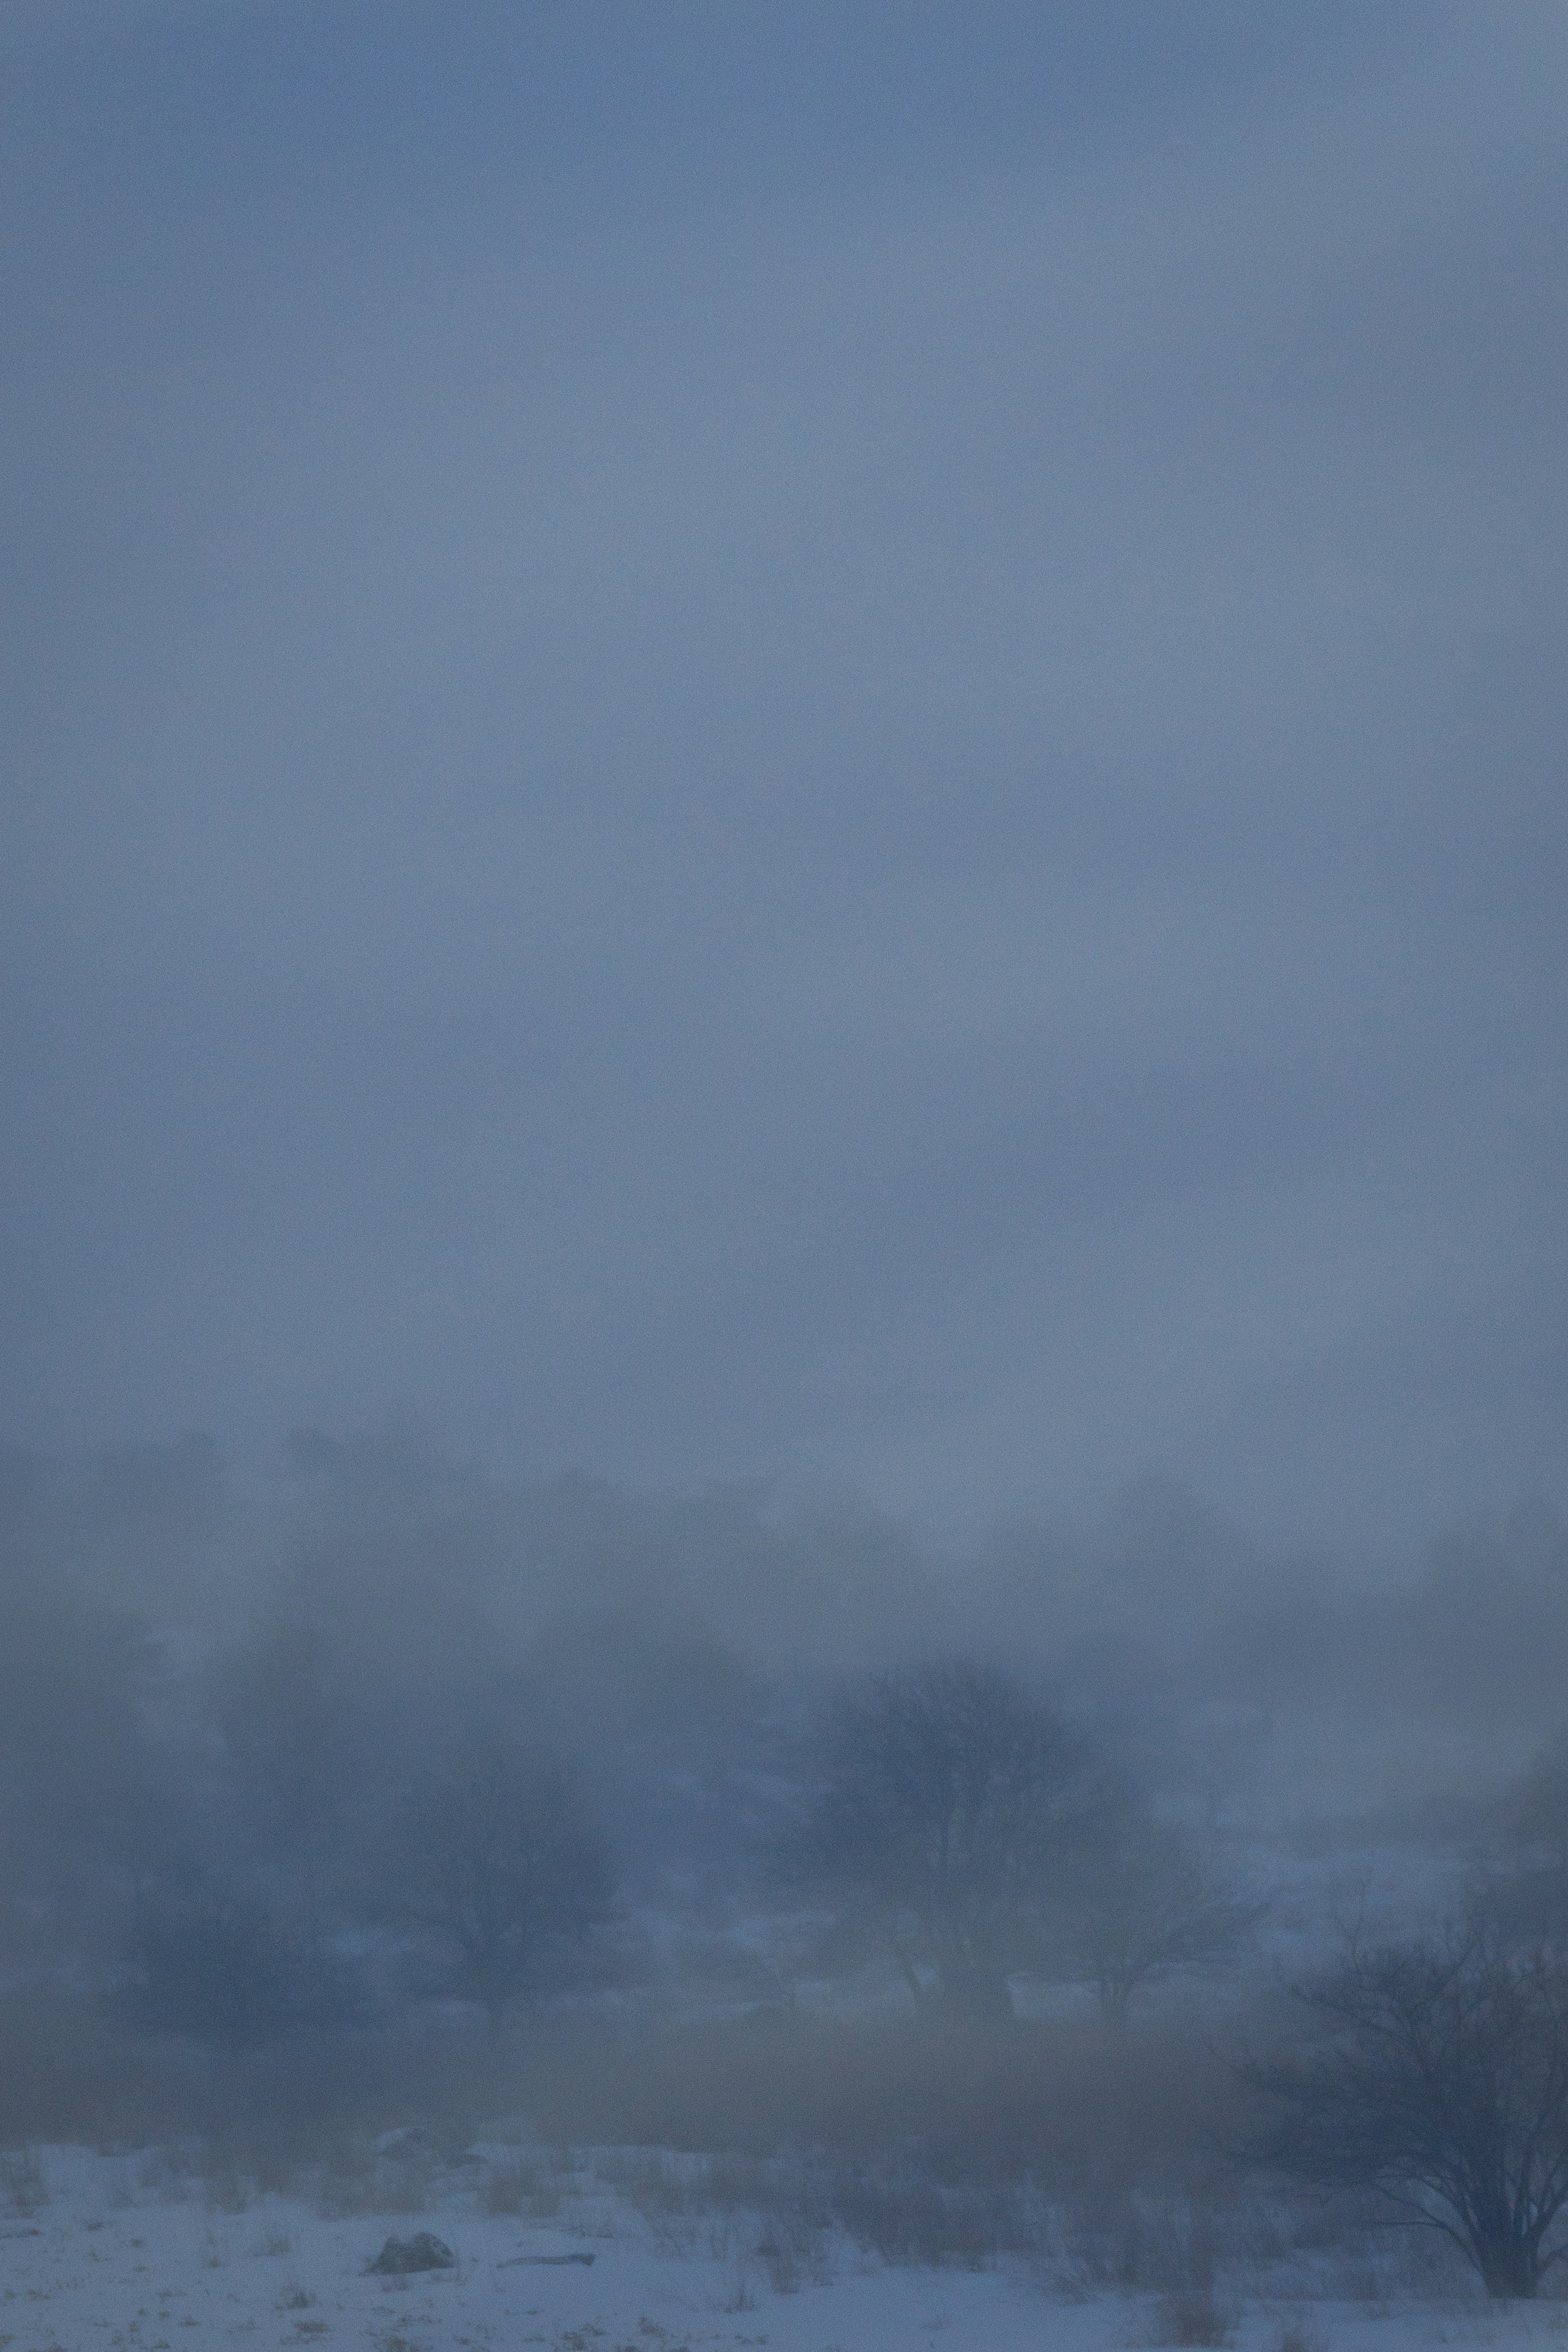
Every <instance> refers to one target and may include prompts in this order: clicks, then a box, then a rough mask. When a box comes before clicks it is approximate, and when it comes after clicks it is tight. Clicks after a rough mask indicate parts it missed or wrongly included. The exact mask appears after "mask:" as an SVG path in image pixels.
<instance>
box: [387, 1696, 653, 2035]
mask: <svg viewBox="0 0 1568 2352" xmlns="http://www.w3.org/2000/svg"><path fill="white" fill-rule="evenodd" d="M611 1895H612V1880H611V1870H610V1862H609V1855H608V1852H607V1850H606V1847H605V1841H604V1839H603V1837H602V1835H601V1834H600V1832H599V1830H598V1828H597V1825H596V1824H595V1822H594V1821H593V1819H592V1818H591V1816H590V1814H589V1813H588V1811H587V1809H586V1807H585V1805H584V1802H583V1801H582V1799H581V1798H580V1796H579V1795H578V1792H577V1789H576V1785H575V1783H574V1780H573V1779H572V1777H571V1775H570V1774H569V1773H568V1772H567V1771H566V1770H565V1769H564V1768H563V1766H561V1765H559V1764H556V1763H554V1762H553V1761H552V1760H551V1759H548V1758H546V1757H542V1756H541V1755H539V1754H538V1753H536V1752H534V1751H532V1750H531V1749H529V1748H525V1747H521V1746H518V1745H514V1744H511V1743H509V1742H507V1741H505V1740H503V1739H500V1738H492V1737H489V1736H484V1735H480V1736H476V1737H475V1738H471V1739H469V1740H468V1741H465V1742H463V1743H461V1744H460V1745H459V1746H458V1747H456V1748H453V1749H451V1750H450V1751H449V1752H448V1753H447V1756H446V1757H445V1759H443V1760H442V1762H441V1763H440V1764H439V1765H438V1766H437V1768H436V1769H434V1770H432V1771H431V1772H430V1773H429V1774H428V1776H427V1777H426V1779H425V1780H423V1781H421V1782H420V1783H419V1785H418V1786H417V1787H416V1790H414V1792H413V1794H412V1796H411V1798H410V1801H409V1803H408V1807H407V1811H406V1813H405V1819H404V1823H403V1833H402V1837H401V1839H400V1841H399V1846H398V1853H397V1856H396V1863H395V1879H394V1893H393V1897H392V1900H391V1903H390V1904H389V1906H388V1908H389V1912H390V1913H391V1916H394V1917H395V1919H397V1920H398V1921H400V1922H401V1923H402V1924H403V1925H405V1926H406V1927H414V1928H416V1930H418V1931H419V1932H420V1933H421V1934H422V1935H423V1936H425V1937H426V1938H427V1939H428V1940H429V1941H430V1942H431V1944H433V1945H434V1947H435V1948H436V1949H437V1953H438V1954H439V1960H438V1965H437V1969H436V1971H435V1973H434V1975H433V1976H432V1978H431V1979H430V1980H429V1984H428V1989H429V1990H434V1991H439V1992H443V1993H446V1994H449V1995H455V1996H456V1997H458V1999H461V2000H474V2001H478V2002H479V2005H480V2006H481V2007H482V2008H483V2009H484V2011H485V2012H486V2014H487V2015H488V2016H489V2020H490V2021H491V2023H492V2025H498V2026H499V2025H500V2022H501V2021H502V2019H503V2017H504V2015H505V2013H506V2011H507V2010H508V2008H509V2007H510V2004H511V2003H512V2002H513V2001H514V2000H516V1999H517V1998H518V1996H519V1994H520V1993H521V1992H522V1991H523V1990H525V1989H526V1988H527V1986H528V1985H529V1983H530V1982H531V1980H535V1979H537V1976H538V1974H539V1971H540V1970H541V1969H542V1967H543V1966H544V1965H545V1964H546V1962H547V1961H548V1960H549V1959H550V1958H552V1956H558V1955H559V1954H560V1953H561V1952H562V1951H563V1948H570V1947H572V1946H574V1945H577V1944H580V1943H581V1941H582V1939H583V1938H584V1937H585V1936H586V1935H587V1934H588V1933H589V1932H590V1931H591V1930H592V1929H593V1928H594V1927H597V1926H598V1925H600V1924H601V1923H602V1922H603V1921H604V1920H605V1919H606V1918H607V1917H608V1916H609V1913H610V1910H611Z"/></svg>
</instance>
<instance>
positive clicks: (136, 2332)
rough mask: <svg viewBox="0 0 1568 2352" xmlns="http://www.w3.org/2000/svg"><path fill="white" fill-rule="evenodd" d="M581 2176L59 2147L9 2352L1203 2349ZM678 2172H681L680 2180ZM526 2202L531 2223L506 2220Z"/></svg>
mask: <svg viewBox="0 0 1568 2352" xmlns="http://www.w3.org/2000/svg"><path fill="white" fill-rule="evenodd" d="M409 2152H410V2153H416V2151H409ZM563 2161H569V2162H570V2165H571V2168H570V2169H569V2170H565V2171H563V2170H560V2169H557V2170H556V2171H555V2172H553V2173H552V2175H551V2177H550V2178H549V2179H548V2180H547V2181H544V2182H543V2185H541V2183H542V2176H541V2174H540V2173H539V2172H538V2171H537V2170H536V2169H531V2168H526V2167H524V2166H522V2165H521V2163H520V2161H519V2155H518V2151H517V2149H515V2148H510V2149H508V2148H506V2147H499V2146H494V2147H484V2148H482V2149H479V2150H477V2151H474V2152H470V2153H469V2154H468V2155H467V2157H466V2158H462V2159H459V2160H458V2162H457V2163H455V2164H452V2165H438V2164H436V2163H434V2162H431V2163H428V2164H417V2163H410V2164H408V2165H405V2167H404V2168H403V2170H402V2173H401V2176H398V2175H397V2168H396V2167H394V2168H393V2171H392V2174H391V2175H389V2174H388V2173H387V2171H386V2168H382V2170H381V2172H380V2174H379V2175H377V2174H376V2173H375V2171H374V2168H372V2169H371V2170H370V2171H366V2170H364V2169H363V2168H361V2169H360V2171H359V2172H358V2173H357V2174H353V2173H344V2172H343V2171H342V2169H340V2170H339V2171H338V2172H336V2173H331V2174H329V2173H318V2174H316V2175H314V2176H311V2177H309V2178H307V2177H306V2176H303V2175H302V2176H301V2177H300V2179H299V2180H298V2181H296V2182H295V2183H294V2184H293V2185H292V2187H291V2189H290V2191H289V2193H281V2192H277V2191H274V2192H270V2193H262V2192H260V2191H258V2190H257V2189H255V2187H254V2185H253V2184H252V2183H250V2182H249V2181H247V2180H246V2179H241V2178H238V2177H237V2176H235V2175H233V2174H225V2173H224V2172H222V2171H221V2170H218V2171H215V2170H214V2169H213V2168H212V2167H211V2166H210V2165H209V2166H207V2167H206V2168H205V2177H204V2173H203V2171H202V2170H201V2169H200V2168H198V2166H197V2163H196V2159H195V2158H194V2157H193V2156H191V2155H190V2154H189V2153H188V2152H187V2155H186V2157H185V2158H184V2159H182V2158H179V2157H177V2156H171V2155H168V2154H158V2153H153V2154H148V2153H146V2152H142V2153H133V2154H120V2153H115V2154H99V2153H94V2152H92V2151H89V2150H87V2149H82V2148H71V2147H51V2148H43V2149H38V2150H36V2151H34V2152H33V2159H32V2160H31V2161H26V2160H25V2161H24V2162H23V2163H22V2164H21V2166H20V2168H17V2162H16V2159H15V2158H13V2159H9V2160H8V2162H9V2164H10V2167H11V2176H10V2186H11V2189H12V2195H13V2205H14V2210H12V2211H11V2212H10V2213H9V2214H8V2215H7V2216H6V2217H5V2221H4V2223H3V2224H0V2347H16V2352H79V2347H91V2352H183V2347H186V2346H189V2347H191V2352H203V2347H207V2346H213V2347H216V2346H220V2345H224V2346H226V2345H243V2346H250V2345H255V2346H257V2347H271V2346H279V2347H283V2346H289V2347H298V2346H301V2345H305V2346H310V2345H320V2346H321V2347H323V2352H332V2347H345V2352H346V2347H362V2346H363V2347H373V2352H447V2347H496V2352H503V2347H504V2352H513V2347H522V2346H532V2345H537V2346H542V2347H549V2352H630V2347H635V2348H636V2352H680V2348H681V2347H688V2352H695V2347H699V2346H701V2347H767V2352H1013V2347H1031V2352H1033V2347H1051V2352H1128V2347H1141V2346H1157V2345H1161V2344H1168V2343H1170V2342H1172V2341H1173V2335H1179V2334H1180V2333H1181V2326H1180V2322H1181V2320H1182V2317H1183V2314H1182V2312H1181V2311H1180V2309H1179V2308H1178V2307H1177V2306H1176V2305H1173V2304H1171V2303H1170V2302H1168V2301H1166V2300H1164V2299H1163V2298H1162V2297H1160V2296H1158V2295H1155V2294H1146V2295H1145V2294H1125V2293H1118V2292H1110V2291H1100V2292H1081V2291H1079V2292H1076V2293H1068V2292H1065V2291H1064V2289H1063V2287H1062V2285H1061V2283H1060V2278H1059V2274H1058V2273H1053V2271H1052V2269H1051V2266H1050V2265H1049V2263H1046V2262H1043V2261H1041V2260H1037V2259H1032V2258H1028V2257H1023V2256H1017V2257H1005V2258H996V2259H994V2260H992V2261H990V2262H989V2263H987V2264H986V2265H985V2266H984V2267H983V2268H980V2269H975V2270H968V2269H948V2268H933V2267H909V2268H906V2267H902V2266H892V2265H889V2264H886V2263H882V2262H881V2261H879V2259H877V2258H876V2257H874V2256H868V2255H866V2254H864V2253H863V2252H860V2251H859V2250H858V2248H857V2247H856V2246H855V2245H854V2244H852V2243H850V2242H847V2241H846V2240H844V2239H843V2238H841V2237H837V2236H836V2235H834V2234H833V2233H832V2232H831V2231H817V2232H816V2233H815V2234H812V2235H811V2236H810V2237H809V2238H803V2237H802V2236H801V2235H800V2233H799V2232H798V2231H796V2233H795V2235H794V2236H793V2237H792V2236H791V2234H790V2231H789V2229H788V2227H787V2226H786V2225H784V2223H782V2222H781V2221H779V2220H778V2219H777V2218H776V2217H775V2219H774V2220H773V2221H770V2220H769V2218H768V2217H767V2216H766V2215H765V2214H762V2215H759V2214H757V2213H755V2212H748V2211H745V2210H739V2209H736V2208H734V2207H731V2209H730V2210H713V2211H711V2212H710V2213H707V2214H704V2213H701V2212H700V2211H696V2210H691V2209H688V2210H684V2211H681V2212H680V2213H679V2214H678V2215H675V2216H666V2217H665V2218H663V2219H662V2220H661V2217H660V2215H659V2213H658V2210H656V2209H655V2208H654V2207H653V2206H650V2200H649V2199H648V2197H647V2195H646V2194H645V2195H643V2196H642V2197H641V2198H640V2199H639V2198H638V2196H637V2181H636V2174H635V2166H633V2165H628V2163H627V2162H626V2160H624V2159H623V2160H622V2161H621V2163H620V2165H619V2167H618V2168H617V2164H616V2160H615V2159H613V2158H604V2159H601V2160H600V2162H598V2163H596V2164H595V2163H594V2162H593V2161H591V2160H590V2159H588V2158H584V2157H582V2156H578V2157H577V2158H574V2159H570V2160H563ZM640 2161H641V2162H642V2163H643V2164H644V2166H645V2167H646V2166H647V2164H648V2163H649V2162H655V2163H657V2160H654V2159H647V2158H644V2159H640ZM680 2162H681V2160H680V2159H670V2160H669V2163H670V2166H671V2168H673V2170H674V2172H675V2174H676V2176H677V2177H679V2165H680ZM509 2165H510V2166H511V2167H512V2171H511V2172H510V2175H509V2173H508V2170H507V2168H508V2166H509ZM617 2170H618V2179H617ZM389 2177H401V2178H402V2179H403V2181H404V2184H405V2188H406V2187H407V2185H408V2184H409V2183H411V2182H417V2184H418V2210H416V2211H407V2210H405V2211H403V2212H388V2211H386V2210H373V2208H374V2206H375V2205H376V2204H377V2203H378V2202H383V2203H384V2199H383V2198H381V2197H379V2196H378V2190H377V2180H378V2179H379V2180H380V2182H381V2185H382V2187H383V2188H384V2184H385V2181H386V2179H388V2178H389ZM509 2179H510V2181H511V2184H512V2189H513V2190H514V2191H515V2194H513V2195H512V2196H511V2197H510V2200H509V2197H508V2194H507V2183H508V2181H509ZM498 2181H499V2182H500V2194H499V2195H498V2192H497V2187H496V2184H497V2182H498ZM18 2199H19V2204H18ZM407 2201H410V2200H407V2199H406V2198H405V2202H407ZM508 2201H511V2202H514V2203H517V2204H518V2205H520V2206H521V2208H522V2210H518V2211H512V2212H508V2211H505V2210H502V2211H495V2210H489V2208H491V2207H493V2206H494V2205H495V2204H496V2203H498V2202H500V2203H502V2204H503V2205H504V2204H505V2203H506V2202H508ZM552 2205H553V2206H555V2207H556V2210H553V2211H548V2210H545V2211H541V2210H539V2209H540V2208H542V2207H544V2208H548V2207H549V2206H552ZM355 2207H358V2208H360V2210H350V2209H353V2208H355ZM416 2231H432V2232H434V2233H436V2234H437V2236H439V2238H440V2239H441V2240H443V2241H444V2242H445V2243H446V2244H447V2246H448V2247H449V2248H450V2250H451V2252H453V2254H454V2255H455V2257H456V2261H455V2263H454V2265H453V2267H452V2268H451V2269H449V2270H441V2271H434V2272H427V2273H422V2274H418V2275H415V2276H412V2277H407V2278H389V2277H384V2276H379V2275H376V2274H375V2273H370V2272H368V2271H367V2268H366V2265H367V2263H369V2262H370V2260H371V2259H372V2258H373V2257H374V2256H375V2255H376V2254H378V2253H379V2252H380V2251H381V2249H382V2247H383V2245H384V2242H385V2241H386V2239H387V2238H388V2237H389V2236H396V2237H403V2238H407V2237H411V2236H413V2235H414V2234H415V2233H416ZM552 2256H553V2257H555V2258H556V2259H555V2260H554V2261H553V2262H552V2261H550V2260H548V2259H545V2260H541V2259H540V2258H541V2257H544V2258H548V2257H552ZM563 2256H575V2257H578V2259H577V2260H574V2261H570V2262H563V2261H561V2260H560V2258H561V2257H563ZM584 2256H590V2257H591V2258H592V2259H591V2261H584V2260H583V2259H581V2258H582V2257H584ZM1216 2299H1217V2303H1218V2305H1219V2306H1220V2308H1221V2311H1222V2313H1223V2314H1224V2315H1226V2316H1227V2317H1228V2318H1229V2319H1230V2320H1231V2321H1232V2323H1233V2329H1234V2341H1235V2342H1236V2343H1237V2346H1238V2347H1240V2352H1406V2347H1415V2346H1416V2345H1437V2344H1441V2345H1449V2346H1471V2345H1474V2346H1478V2347H1482V2346H1497V2347H1507V2346H1511V2345H1515V2344H1518V2345H1524V2344H1533V2345H1540V2346H1542V2347H1545V2346H1548V2345H1551V2344H1552V2343H1559V2344H1562V2345H1563V2346H1564V2347H1568V2304H1564V2303H1559V2302H1542V2303H1541V2304H1538V2305H1533V2306H1525V2305H1514V2306H1511V2307H1508V2308H1498V2307H1489V2306H1488V2305H1486V2304H1485V2303H1483V2302H1481V2301H1479V2300H1477V2299H1464V2298H1460V2297H1456V2298H1453V2299H1450V2300H1444V2301H1436V2300H1422V2301H1417V2300H1415V2299H1411V2298H1409V2297H1405V2298H1404V2299H1387V2300H1375V2299H1371V2298H1370V2297H1368V2296H1366V2294H1365V2292H1364V2290H1363V2299H1359V2300H1356V2301H1353V2302H1345V2301H1331V2300H1327V2299H1307V2298H1305V2297H1303V2296H1301V2295H1300V2294H1281V2293H1278V2292H1276V2293H1272V2294H1260V2293H1257V2292H1253V2293H1250V2294H1248V2293H1246V2292H1244V2291H1242V2290H1241V2288H1240V2287H1239V2286H1238V2287H1237V2290H1236V2291H1234V2292H1233V2291H1231V2290H1230V2288H1229V2287H1227V2285H1226V2283H1225V2282H1223V2281H1222V2283H1221V2285H1220V2288H1219V2289H1218V2291H1217V2297H1216ZM1199 2303H1200V2306H1201V2298H1200V2299H1199ZM1187 2317H1188V2318H1189V2320H1190V2318H1191V2311H1190V2310H1189V2312H1188V2314H1187ZM1189 2340H1191V2339H1190V2336H1189Z"/></svg>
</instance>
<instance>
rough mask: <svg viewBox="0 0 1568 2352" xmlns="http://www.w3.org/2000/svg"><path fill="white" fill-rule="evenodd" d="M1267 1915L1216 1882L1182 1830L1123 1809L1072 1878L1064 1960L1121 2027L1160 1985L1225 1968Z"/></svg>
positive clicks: (1136, 1809)
mask: <svg viewBox="0 0 1568 2352" xmlns="http://www.w3.org/2000/svg"><path fill="white" fill-rule="evenodd" d="M1264 1908H1265V1906H1262V1905H1260V1904H1256V1903H1249V1902H1247V1900H1245V1898H1244V1897H1243V1896H1242V1895H1240V1894H1239V1893H1238V1892H1237V1889H1236V1888H1235V1887H1234V1886H1232V1885H1230V1884H1229V1883H1228V1882H1227V1881H1226V1880H1225V1879H1224V1878H1222V1877H1220V1876H1219V1874H1217V1873H1216V1872H1215V1870H1213V1869H1212V1868H1211V1867H1210V1866H1209V1864H1207V1863H1206V1862H1205V1858H1204V1856H1203V1855H1202V1854H1201V1853H1199V1852H1198V1850H1197V1849H1196V1847H1195V1846H1194V1843H1193V1841H1192V1840H1191V1839H1190V1838H1189V1837H1187V1836H1186V1835H1185V1834H1184V1832H1182V1831H1181V1830H1180V1829H1179V1828H1177V1827H1176V1826H1175V1825H1173V1824H1172V1823H1169V1822H1160V1821H1156V1820H1154V1819H1153V1818H1152V1817H1151V1815H1150V1814H1149V1813H1148V1811H1147V1810H1146V1809H1145V1808H1143V1807H1142V1806H1140V1805H1137V1804H1135V1803H1133V1802H1132V1801H1129V1802H1128V1804H1127V1807H1126V1810H1125V1813H1124V1815H1123V1818H1122V1820H1121V1822H1119V1823H1116V1822H1113V1823H1111V1824H1110V1825H1109V1827H1108V1834H1107V1835H1106V1836H1105V1838H1104V1840H1103V1842H1098V1841H1097V1842H1096V1843H1095V1844H1094V1845H1093V1846H1092V1847H1091V1848H1090V1849H1089V1851H1088V1852H1087V1853H1085V1855H1084V1857H1083V1860H1082V1862H1081V1864H1080V1865H1079V1869H1078V1871H1077V1872H1075V1874H1074V1883H1073V1888H1072V1892H1071V1894H1070V1895H1069V1897H1068V1901H1067V1903H1066V1906H1065V1908H1064V1912H1063V1918H1062V1926H1061V1929H1060V1942H1059V1951H1060V1956H1061V1958H1062V1960H1063V1961H1065V1962H1066V1964H1067V1965H1068V1967H1070V1968H1073V1969H1076V1970H1078V1971H1079V1972H1081V1974H1082V1975H1083V1976H1085V1977H1087V1978H1088V1979H1089V1982H1090V1983H1091V1984H1092V1985H1093V1986H1094V1988H1095V1991H1096V1993H1097V1994H1098V1996H1099V2000H1100V2014H1101V2016H1102V2017H1103V2018H1104V2019H1105V2020H1106V2021H1107V2023H1108V2024H1111V2025H1116V2026H1124V2025H1125V2024H1126V2023H1127V2021H1128V2020H1129V2018H1130V2016H1131V2011H1132V2004H1133V2002H1134V2001H1135V2000H1137V1998H1138V1996H1139V1994H1140V1993H1142V1992H1143V1991H1144V1990H1146V1989H1147V1988H1148V1986H1150V1985H1151V1984H1152V1983H1153V1982H1154V1981H1155V1979H1158V1978H1160V1977H1163V1976H1169V1975H1172V1974H1173V1973H1174V1972H1175V1971H1176V1970H1178V1969H1195V1968H1199V1967H1201V1966H1203V1965H1204V1964H1205V1963H1213V1962H1215V1961H1220V1960H1223V1959H1224V1958H1226V1956H1228V1955H1229V1954H1231V1953H1233V1952H1235V1951H1236V1950H1237V1947H1238V1946H1240V1945H1241V1944H1242V1943H1243V1942H1244V1941H1245V1940H1246V1938H1247V1937H1248V1936H1249V1935H1250V1933H1251V1931H1252V1929H1253V1928H1254V1927H1256V1926H1257V1924H1258V1920H1259V1919H1260V1918H1261V1917H1262V1916H1263V1911H1264Z"/></svg>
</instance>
